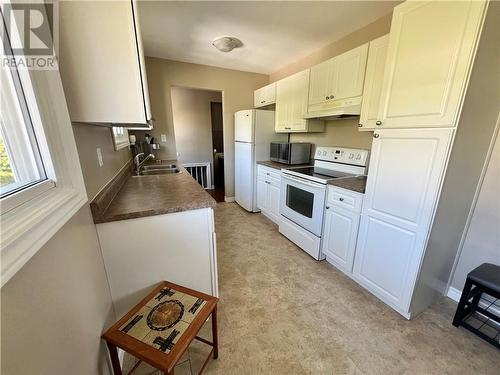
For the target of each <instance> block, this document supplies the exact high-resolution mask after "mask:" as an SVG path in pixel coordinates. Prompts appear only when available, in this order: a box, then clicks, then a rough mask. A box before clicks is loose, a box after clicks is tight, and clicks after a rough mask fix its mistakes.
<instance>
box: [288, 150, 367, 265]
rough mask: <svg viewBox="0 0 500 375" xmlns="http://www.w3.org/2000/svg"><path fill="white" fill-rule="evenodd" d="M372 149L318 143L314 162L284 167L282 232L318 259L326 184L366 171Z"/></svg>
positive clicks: (320, 257)
mask: <svg viewBox="0 0 500 375" xmlns="http://www.w3.org/2000/svg"><path fill="white" fill-rule="evenodd" d="M368 157H369V151H367V150H361V149H351V148H343V147H318V148H317V149H316V153H315V155H314V166H313V167H306V168H295V169H283V170H282V171H281V198H280V213H281V222H280V226H279V229H280V233H282V234H283V235H284V236H286V237H287V238H288V239H290V240H291V241H292V242H294V243H295V244H297V245H298V246H299V247H300V248H302V249H303V250H304V251H305V252H307V253H308V254H309V255H311V256H312V257H313V258H315V259H317V260H322V259H324V256H323V254H321V250H320V245H321V231H322V229H323V216H324V206H325V199H326V185H327V183H328V181H330V180H332V179H336V178H347V177H355V176H362V175H365V174H366V171H367V166H368Z"/></svg>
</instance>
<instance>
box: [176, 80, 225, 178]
mask: <svg viewBox="0 0 500 375" xmlns="http://www.w3.org/2000/svg"><path fill="white" fill-rule="evenodd" d="M171 98H172V117H173V122H174V134H175V147H176V149H177V155H178V159H179V160H180V161H181V162H183V163H201V162H210V165H211V167H210V168H211V169H212V171H213V168H214V163H213V150H212V119H211V115H210V102H217V103H221V102H222V93H221V92H220V91H211V90H197V89H190V88H184V87H172V92H171ZM212 177H213V173H212ZM212 184H213V178H212Z"/></svg>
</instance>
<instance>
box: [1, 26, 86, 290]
mask: <svg viewBox="0 0 500 375" xmlns="http://www.w3.org/2000/svg"><path fill="white" fill-rule="evenodd" d="M0 18H1V22H3V17H0ZM10 32H11V33H14V32H15V30H10ZM18 72H19V77H20V80H21V84H22V89H23V91H24V95H25V98H26V102H27V106H28V109H29V114H30V116H31V119H32V124H33V129H34V132H35V135H36V139H37V141H38V146H39V149H40V153H41V156H42V161H43V165H44V168H45V172H46V176H47V180H45V181H42V182H40V183H38V184H35V185H32V186H30V187H29V188H26V189H23V190H21V191H19V192H16V193H13V194H11V195H9V196H8V197H5V198H4V199H2V200H1V206H0V207H1V213H0V227H1V236H0V257H1V261H0V286H2V287H3V286H4V285H5V283H6V282H7V281H8V280H10V278H12V276H14V275H15V274H16V273H17V272H18V271H19V270H20V269H21V268H22V267H23V266H24V264H26V262H28V260H29V259H31V257H32V256H34V255H35V254H36V253H37V252H38V250H40V249H41V248H42V246H43V245H45V243H47V241H48V240H49V239H50V238H51V237H52V236H53V235H54V234H55V233H56V232H57V231H58V230H59V229H60V228H61V227H62V226H63V225H64V224H65V223H66V222H67V221H68V220H70V219H71V218H72V217H73V216H74V215H75V214H76V213H77V212H78V211H79V210H80V208H81V207H82V206H83V205H84V204H85V203H86V202H87V201H88V198H87V193H86V190H85V185H84V181H83V174H82V170H81V167H80V160H79V156H78V151H77V148H76V142H75V138H74V135H73V129H72V125H71V120H70V117H69V113H68V108H67V105H66V99H65V96H64V91H63V86H62V82H61V77H60V74H59V71H58V70H28V69H26V68H23V67H20V68H19V69H18ZM7 198H9V199H8V200H6V199H7ZM10 198H12V199H10ZM68 246H69V245H68Z"/></svg>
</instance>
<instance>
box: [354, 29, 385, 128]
mask: <svg viewBox="0 0 500 375" xmlns="http://www.w3.org/2000/svg"><path fill="white" fill-rule="evenodd" d="M388 46H389V34H387V35H384V36H383V37H380V38H377V39H375V40H372V41H371V42H370V45H369V47H368V62H367V63H366V75H365V85H364V88H363V102H362V104H361V115H360V118H359V130H373V129H374V128H376V127H377V125H376V122H377V120H378V110H379V107H380V94H381V92H382V82H383V80H384V70H385V61H386V58H387V47H388Z"/></svg>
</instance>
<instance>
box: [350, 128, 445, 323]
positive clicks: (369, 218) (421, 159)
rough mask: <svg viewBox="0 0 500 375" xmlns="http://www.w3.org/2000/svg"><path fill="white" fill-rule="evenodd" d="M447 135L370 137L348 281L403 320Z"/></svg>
mask: <svg viewBox="0 0 500 375" xmlns="http://www.w3.org/2000/svg"><path fill="white" fill-rule="evenodd" d="M453 132H454V129H452V128H448V129H384V130H380V131H379V130H377V131H375V133H374V137H375V138H374V140H373V145H372V154H371V161H370V169H369V171H368V180H367V185H366V193H365V197H364V201H363V211H362V216H361V224H360V230H359V235H358V241H357V246H356V255H355V259H354V277H355V279H356V280H357V281H358V282H360V283H361V284H362V285H364V286H365V287H366V288H367V289H368V290H370V291H371V292H373V293H374V294H375V295H377V296H378V297H379V298H381V299H382V300H383V301H385V302H386V303H388V304H389V305H391V306H393V307H394V308H395V309H396V310H397V311H399V312H400V313H402V314H403V315H405V316H407V317H408V314H409V311H410V310H409V309H410V301H411V296H412V294H413V288H414V285H415V281H416V279H417V276H418V271H419V267H420V263H421V260H422V257H423V255H424V250H425V244H426V241H427V235H428V233H429V228H430V225H431V222H432V218H433V216H434V210H435V204H436V201H437V199H438V195H439V190H440V186H441V181H442V176H443V173H444V170H445V166H446V161H447V155H448V150H449V148H450V147H451V139H452V135H453Z"/></svg>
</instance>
